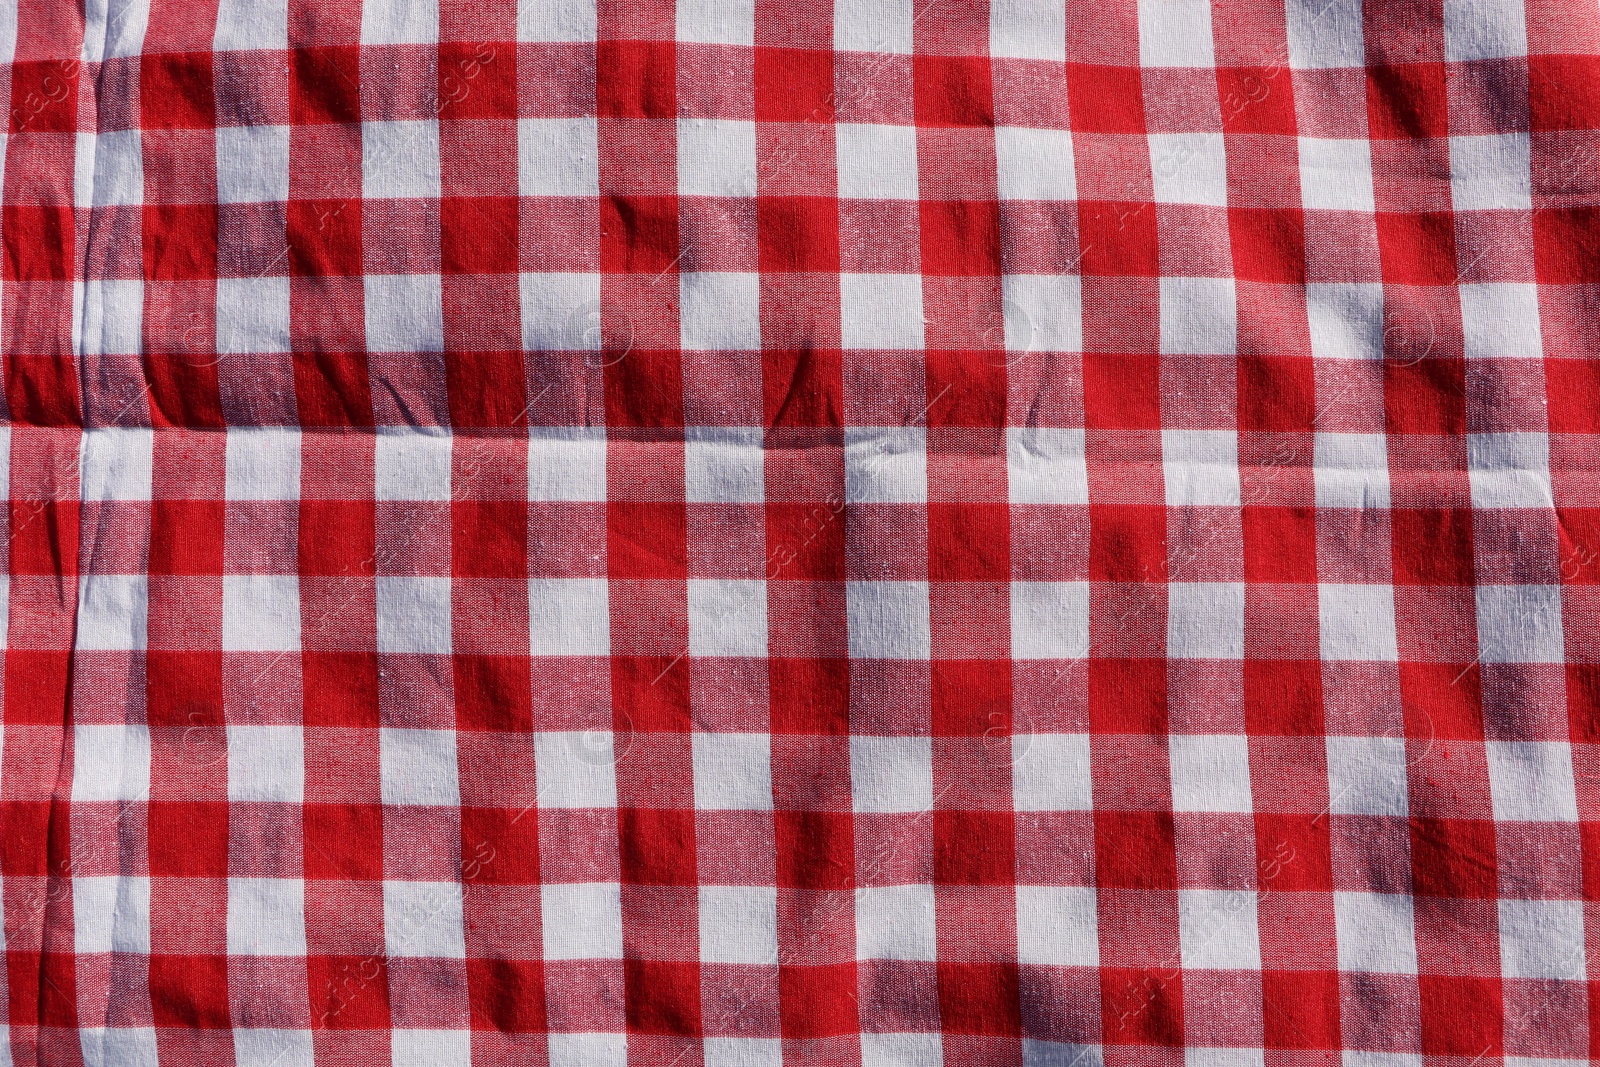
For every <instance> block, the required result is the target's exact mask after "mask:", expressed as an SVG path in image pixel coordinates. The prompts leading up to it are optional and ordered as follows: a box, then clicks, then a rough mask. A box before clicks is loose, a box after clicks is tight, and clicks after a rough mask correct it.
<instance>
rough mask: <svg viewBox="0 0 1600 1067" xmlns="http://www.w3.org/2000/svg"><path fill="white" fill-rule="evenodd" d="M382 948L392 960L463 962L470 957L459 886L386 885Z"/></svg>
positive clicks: (448, 883) (390, 883)
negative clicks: (416, 959)
mask: <svg viewBox="0 0 1600 1067" xmlns="http://www.w3.org/2000/svg"><path fill="white" fill-rule="evenodd" d="M383 944H384V949H385V951H387V952H388V954H389V955H391V956H409V957H416V958H427V959H447V960H460V959H465V958H466V956H467V939H466V929H465V928H464V927H463V925H462V922H461V883H460V882H400V881H393V880H388V879H386V880H385V881H384V883H383Z"/></svg>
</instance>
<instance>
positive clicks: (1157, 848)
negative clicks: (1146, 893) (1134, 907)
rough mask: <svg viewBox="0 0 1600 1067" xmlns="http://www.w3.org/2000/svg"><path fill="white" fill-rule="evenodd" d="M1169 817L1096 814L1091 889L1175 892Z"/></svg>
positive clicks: (1149, 813) (1156, 813)
mask: <svg viewBox="0 0 1600 1067" xmlns="http://www.w3.org/2000/svg"><path fill="white" fill-rule="evenodd" d="M1173 841H1174V833H1173V821H1172V813H1171V812H1166V811H1096V812H1095V813H1094V846H1095V860H1094V870H1095V885H1096V886H1098V887H1100V888H1102V889H1177V888H1178V862H1177V859H1176V854H1175V852H1174V845H1173Z"/></svg>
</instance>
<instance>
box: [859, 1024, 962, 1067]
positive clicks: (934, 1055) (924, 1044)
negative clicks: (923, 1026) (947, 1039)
mask: <svg viewBox="0 0 1600 1067" xmlns="http://www.w3.org/2000/svg"><path fill="white" fill-rule="evenodd" d="M944 1064H945V1058H944V1039H943V1038H942V1037H941V1036H940V1035H939V1034H930V1033H922V1032H911V1033H894V1034H875V1033H864V1034H862V1035H861V1067H944Z"/></svg>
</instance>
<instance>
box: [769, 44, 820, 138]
mask: <svg viewBox="0 0 1600 1067" xmlns="http://www.w3.org/2000/svg"><path fill="white" fill-rule="evenodd" d="M755 85H756V106H755V117H756V121H757V122H832V121H833V104H834V96H833V53H832V52H831V51H826V50H817V49H808V48H767V47H760V48H757V49H756V50H755Z"/></svg>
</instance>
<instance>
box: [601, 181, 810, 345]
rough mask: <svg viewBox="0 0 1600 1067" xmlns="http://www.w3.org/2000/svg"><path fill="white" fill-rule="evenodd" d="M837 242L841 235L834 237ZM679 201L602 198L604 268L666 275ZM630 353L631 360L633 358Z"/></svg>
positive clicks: (673, 258)
mask: <svg viewBox="0 0 1600 1067" xmlns="http://www.w3.org/2000/svg"><path fill="white" fill-rule="evenodd" d="M834 242H835V244H837V243H838V237H837V235H835V237H834ZM679 251H680V249H679V248H678V203H677V198H676V197H670V196H607V197H605V198H603V199H602V200H601V201H600V269H601V271H603V272H604V273H606V274H650V275H657V274H664V273H665V272H666V271H668V270H671V269H672V266H673V264H674V263H676V262H677V260H678V253H679ZM633 355H634V354H633V353H631V352H630V353H629V354H628V359H625V360H623V363H624V364H625V363H627V362H628V361H629V360H630V359H632V358H633Z"/></svg>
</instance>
